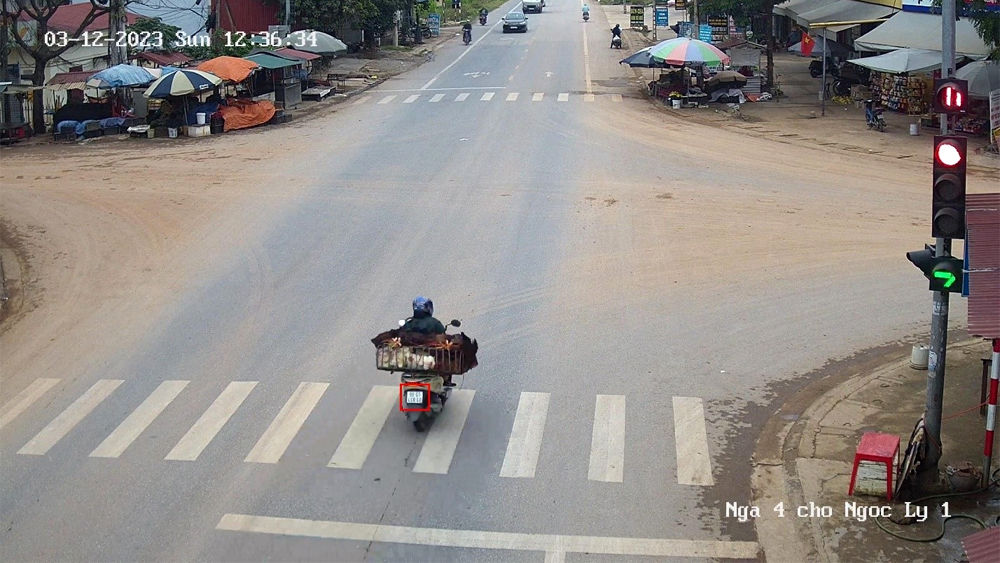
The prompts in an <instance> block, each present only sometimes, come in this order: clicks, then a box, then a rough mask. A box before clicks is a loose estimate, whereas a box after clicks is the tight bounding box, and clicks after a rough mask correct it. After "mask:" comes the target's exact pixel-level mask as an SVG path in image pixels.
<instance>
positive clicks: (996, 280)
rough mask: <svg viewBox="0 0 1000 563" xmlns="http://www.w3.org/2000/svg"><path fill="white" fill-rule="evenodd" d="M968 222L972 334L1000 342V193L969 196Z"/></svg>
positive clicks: (967, 202)
mask: <svg viewBox="0 0 1000 563" xmlns="http://www.w3.org/2000/svg"><path fill="white" fill-rule="evenodd" d="M965 222H966V226H967V227H968V236H967V237H966V239H965V244H966V245H967V246H968V248H969V334H971V335H973V336H981V337H983V338H1000V193H995V194H969V195H968V196H966V200H965ZM998 545H1000V543H998ZM996 560H997V559H994V561H996Z"/></svg>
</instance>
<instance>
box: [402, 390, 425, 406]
mask: <svg viewBox="0 0 1000 563" xmlns="http://www.w3.org/2000/svg"><path fill="white" fill-rule="evenodd" d="M406 404H408V405H422V404H424V392H423V391H407V392H406Z"/></svg>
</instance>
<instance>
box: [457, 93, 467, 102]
mask: <svg viewBox="0 0 1000 563" xmlns="http://www.w3.org/2000/svg"><path fill="white" fill-rule="evenodd" d="M468 97H469V93H468V92H462V93H461V94H459V95H457V96H455V101H456V102H464V101H465V99H466V98H468Z"/></svg>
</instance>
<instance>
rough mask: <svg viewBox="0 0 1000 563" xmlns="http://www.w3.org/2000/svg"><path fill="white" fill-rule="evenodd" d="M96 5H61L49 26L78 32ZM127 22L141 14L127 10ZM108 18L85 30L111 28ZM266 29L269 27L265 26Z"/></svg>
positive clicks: (26, 17)
mask: <svg viewBox="0 0 1000 563" xmlns="http://www.w3.org/2000/svg"><path fill="white" fill-rule="evenodd" d="M93 9H94V6H93V5H92V4H91V3H90V2H82V3H79V4H66V5H65V6H59V7H58V8H56V11H55V13H53V14H52V17H51V18H49V21H48V27H49V29H50V30H53V31H67V32H69V33H76V30H77V29H79V28H80V25H82V24H83V22H84V20H86V19H87V16H89V15H90V12H91V10H93ZM125 19H126V22H127V23H128V24H129V25H131V24H134V23H135V22H137V21H139V20H140V19H142V16H140V15H139V14H133V13H132V12H129V11H127V10H126V12H125ZM20 20H21V21H31V20H32V17H31V16H30V15H28V13H27V11H25V12H22V13H21V16H20ZM110 21H111V20H110V19H109V18H108V14H107V12H105V13H103V14H100V15H99V16H97V17H96V18H94V21H92V22H91V23H90V25H88V26H87V27H86V28H85V30H84V31H103V30H107V29H110V27H111V23H110ZM264 30H265V31H266V30H267V28H266V27H265V28H264Z"/></svg>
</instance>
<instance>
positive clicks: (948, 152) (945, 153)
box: [934, 139, 965, 168]
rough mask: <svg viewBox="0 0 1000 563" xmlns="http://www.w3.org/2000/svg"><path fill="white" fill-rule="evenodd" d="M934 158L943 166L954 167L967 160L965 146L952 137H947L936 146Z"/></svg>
mask: <svg viewBox="0 0 1000 563" xmlns="http://www.w3.org/2000/svg"><path fill="white" fill-rule="evenodd" d="M934 160H936V161H937V163H938V164H940V165H942V166H947V167H948V168H954V167H956V166H958V165H959V164H962V162H963V161H964V160H965V148H964V147H962V146H960V145H959V143H957V142H955V141H954V140H952V139H945V140H943V141H940V142H939V143H937V145H936V146H935V147H934Z"/></svg>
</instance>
